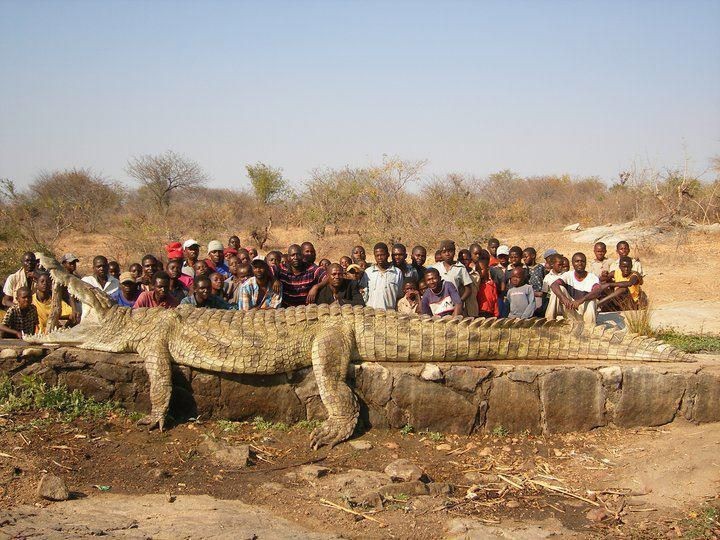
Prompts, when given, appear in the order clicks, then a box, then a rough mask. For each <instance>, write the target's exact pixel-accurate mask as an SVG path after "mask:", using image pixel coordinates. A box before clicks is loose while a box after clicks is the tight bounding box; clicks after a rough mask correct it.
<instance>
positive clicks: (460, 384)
mask: <svg viewBox="0 0 720 540" xmlns="http://www.w3.org/2000/svg"><path fill="white" fill-rule="evenodd" d="M491 374H492V370H491V369H488V368H476V367H470V366H452V367H451V368H450V369H448V370H447V371H446V372H445V384H447V385H448V386H450V387H451V388H455V389H456V390H461V391H463V392H474V391H475V389H476V388H477V385H478V384H480V383H481V382H482V381H484V380H485V379H487V378H488V377H489V376H490V375H491Z"/></svg>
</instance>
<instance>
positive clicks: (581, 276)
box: [545, 252, 603, 324]
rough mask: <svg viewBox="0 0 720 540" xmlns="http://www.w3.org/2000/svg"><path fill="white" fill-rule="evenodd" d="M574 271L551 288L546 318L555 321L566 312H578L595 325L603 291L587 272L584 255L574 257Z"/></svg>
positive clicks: (595, 278)
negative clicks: (598, 299) (598, 302)
mask: <svg viewBox="0 0 720 540" xmlns="http://www.w3.org/2000/svg"><path fill="white" fill-rule="evenodd" d="M572 264H573V268H574V270H572V271H570V272H565V273H563V274H562V275H561V276H560V277H559V278H558V279H556V280H555V282H554V283H553V284H552V285H551V286H550V291H551V294H550V298H549V301H548V307H547V311H546V312H545V317H546V318H547V319H555V318H557V317H558V316H560V315H563V316H564V315H565V313H566V311H569V310H573V311H577V312H578V313H579V314H580V315H581V316H582V318H583V320H584V321H585V322H587V323H592V324H595V320H596V310H597V301H596V299H597V298H598V296H600V294H601V293H602V291H603V287H601V286H600V280H599V278H598V277H597V276H596V275H595V274H591V273H590V272H588V271H587V270H585V265H586V264H587V258H586V257H585V254H584V253H580V252H578V253H575V254H574V255H573V256H572Z"/></svg>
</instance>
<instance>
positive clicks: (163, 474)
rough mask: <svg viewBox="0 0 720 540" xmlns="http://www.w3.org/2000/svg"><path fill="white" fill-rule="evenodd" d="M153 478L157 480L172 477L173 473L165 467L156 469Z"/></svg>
mask: <svg viewBox="0 0 720 540" xmlns="http://www.w3.org/2000/svg"><path fill="white" fill-rule="evenodd" d="M152 475H153V478H155V479H157V480H162V479H163V478H170V477H171V476H172V474H170V473H169V472H168V471H166V470H165V469H154V470H153V472H152Z"/></svg>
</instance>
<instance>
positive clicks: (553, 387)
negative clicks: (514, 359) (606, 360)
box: [540, 368, 606, 433]
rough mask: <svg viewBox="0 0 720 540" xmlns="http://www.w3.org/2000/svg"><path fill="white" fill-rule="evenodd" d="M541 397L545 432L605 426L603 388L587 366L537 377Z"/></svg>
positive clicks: (599, 380)
mask: <svg viewBox="0 0 720 540" xmlns="http://www.w3.org/2000/svg"><path fill="white" fill-rule="evenodd" d="M540 399H541V400H542V404H543V410H544V411H545V430H546V431H547V432H548V433H567V432H571V431H589V430H591V429H593V428H596V427H599V426H604V425H605V424H606V421H605V390H604V388H603V385H602V381H601V378H600V376H599V375H598V374H597V373H596V372H595V371H592V370H590V369H580V368H578V369H563V370H558V371H552V372H550V373H547V374H546V375H544V376H543V377H541V378H540Z"/></svg>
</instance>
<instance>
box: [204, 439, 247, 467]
mask: <svg viewBox="0 0 720 540" xmlns="http://www.w3.org/2000/svg"><path fill="white" fill-rule="evenodd" d="M198 449H199V450H200V451H201V452H203V451H204V452H206V453H208V454H209V455H210V458H211V459H212V460H213V461H215V462H216V463H218V464H219V465H222V466H224V467H230V468H238V469H242V468H244V467H247V466H248V463H249V462H250V446H249V445H247V444H240V445H237V446H235V445H230V444H228V443H226V442H225V441H220V440H217V439H211V438H207V439H205V440H204V441H203V442H201V443H200V444H199V445H198Z"/></svg>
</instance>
